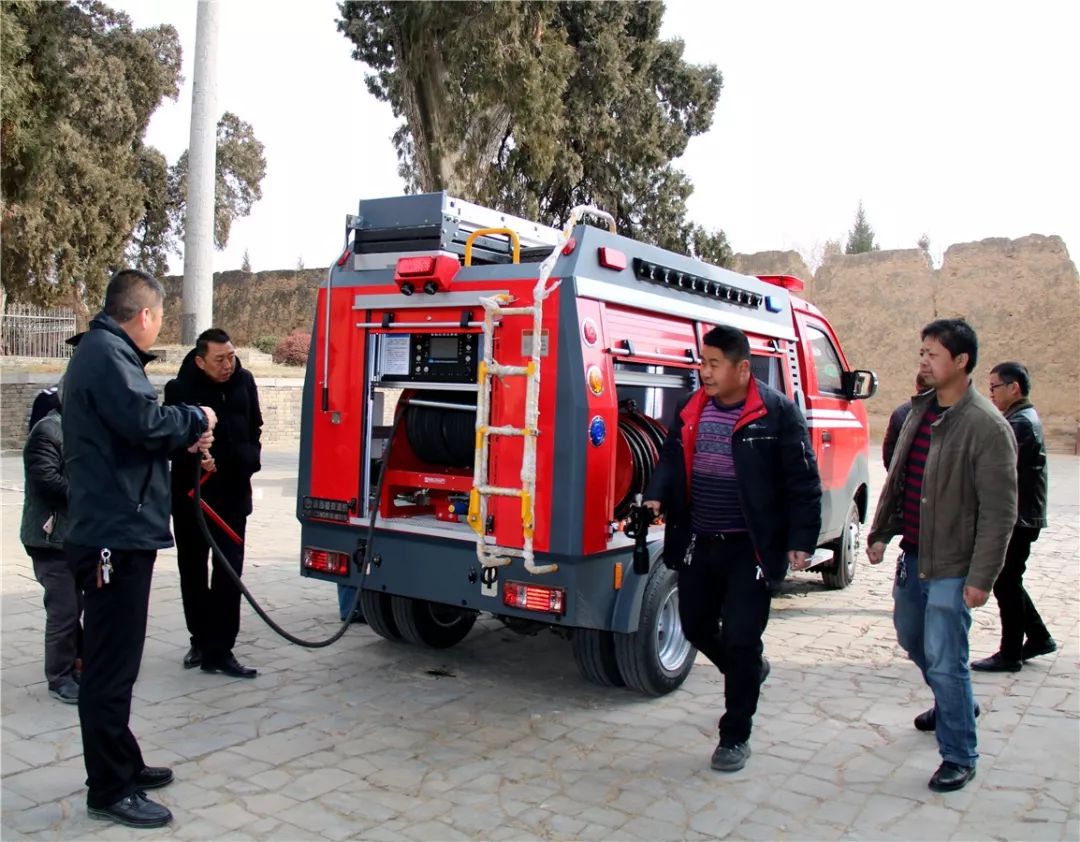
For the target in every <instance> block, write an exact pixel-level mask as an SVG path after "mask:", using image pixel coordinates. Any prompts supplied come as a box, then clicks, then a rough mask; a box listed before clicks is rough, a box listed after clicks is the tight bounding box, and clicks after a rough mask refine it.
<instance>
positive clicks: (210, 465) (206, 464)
mask: <svg viewBox="0 0 1080 842" xmlns="http://www.w3.org/2000/svg"><path fill="white" fill-rule="evenodd" d="M199 467H200V468H202V469H203V471H204V472H205V473H208V474H212V473H213V472H214V471H216V470H217V465H215V464H214V457H213V456H211V455H210V454H206V455H204V456H203V458H202V462H200V463H199Z"/></svg>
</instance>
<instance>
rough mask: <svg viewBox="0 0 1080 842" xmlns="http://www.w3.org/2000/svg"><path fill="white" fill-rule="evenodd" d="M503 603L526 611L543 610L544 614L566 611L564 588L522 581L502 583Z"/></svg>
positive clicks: (563, 612)
mask: <svg viewBox="0 0 1080 842" xmlns="http://www.w3.org/2000/svg"><path fill="white" fill-rule="evenodd" d="M503 604H504V605H509V606H510V607H511V608H524V609H525V610H526V611H543V612H544V613H545V614H565V613H566V589H565V588H546V587H543V586H541V585H526V584H525V583H524V582H507V583H506V584H504V585H503Z"/></svg>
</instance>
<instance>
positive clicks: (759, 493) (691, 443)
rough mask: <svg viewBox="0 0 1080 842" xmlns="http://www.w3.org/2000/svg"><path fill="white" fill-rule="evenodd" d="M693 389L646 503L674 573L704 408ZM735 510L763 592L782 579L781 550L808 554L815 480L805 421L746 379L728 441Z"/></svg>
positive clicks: (816, 507)
mask: <svg viewBox="0 0 1080 842" xmlns="http://www.w3.org/2000/svg"><path fill="white" fill-rule="evenodd" d="M708 400H709V397H708V395H706V394H705V392H704V390H702V389H699V390H698V391H696V392H694V393H693V394H692V395H691V396H690V397H689V398H687V399H686V400H685V401H684V402H683V403H682V404H681V405H680V406H679V409H678V412H677V413H676V417H675V423H674V424H673V425H672V427H671V430H670V431H669V432H668V437H667V440H666V441H665V442H664V449H663V452H662V453H661V454H660V462H659V463H658V464H657V466H656V470H655V471H654V472H653V476H652V479H651V480H650V482H649V487H648V489H647V491H646V493H645V499H646V500H659V501H660V502H661V503H663V506H664V512H665V515H664V517H665V523H666V526H665V529H664V564H666V565H667V566H668V567H672V568H674V569H676V570H677V569H678V568H679V567H681V566H682V563H683V557H684V556H685V555H686V550H687V548H688V547H689V545H690V537H691V533H692V530H691V520H690V512H691V509H692V507H693V506H694V501H693V499H691V496H690V474H691V471H692V467H693V462H694V448H695V446H696V440H697V426H698V421H699V420H700V418H701V411H702V409H703V408H704V406H705V402H706V401H708ZM731 452H732V458H733V459H734V461H735V478H736V481H737V484H738V488H739V502H740V503H741V505H742V512H743V517H744V518H746V526H747V529H748V530H749V532H750V539H751V541H752V542H753V545H754V552H755V553H756V555H757V560H758V563H759V564H760V565H761V567H762V570H763V571H764V573H765V576H766V578H768V580H769V582H770V584H777V583H779V582H781V581H783V579H784V577H785V576H786V575H787V553H788V550H805V551H806V552H808V553H812V552H813V551H814V550H815V549H816V547H817V542H818V537H819V535H820V533H821V477H820V476H819V475H818V468H817V460H816V459H815V458H814V450H813V447H812V446H811V444H810V436H809V433H808V432H807V429H806V421H805V420H804V419H803V416H802V413H801V412H799V409H798V407H797V406H795V404H794V403H793V402H792V401H791V400H790V399H788V398H787V397H785V396H784V395H782V394H780V393H779V392H777V391H775V390H774V389H770V388H769V387H768V386H766V385H765V384H764V383H759V382H758V381H756V380H754V379H753V378H751V380H750V390H749V392H748V393H747V395H746V403H745V405H744V406H743V412H742V415H741V416H740V417H739V420H738V422H737V423H736V424H735V430H734V432H733V433H732V436H731Z"/></svg>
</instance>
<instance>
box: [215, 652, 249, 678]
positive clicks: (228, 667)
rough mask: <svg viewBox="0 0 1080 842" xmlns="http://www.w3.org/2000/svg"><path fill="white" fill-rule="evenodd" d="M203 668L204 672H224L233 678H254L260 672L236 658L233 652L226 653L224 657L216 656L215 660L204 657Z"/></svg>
mask: <svg viewBox="0 0 1080 842" xmlns="http://www.w3.org/2000/svg"><path fill="white" fill-rule="evenodd" d="M202 670H203V672H222V673H225V675H229V676H232V677H233V678H254V677H255V676H257V675H258V674H259V671H258V670H257V669H252V668H251V667H245V666H244V665H243V664H241V663H240V662H239V661H238V660H236V656H235V655H232V654H229V655H226V656H225V657H224V658H215V659H213V660H208V659H206V658H203V662H202Z"/></svg>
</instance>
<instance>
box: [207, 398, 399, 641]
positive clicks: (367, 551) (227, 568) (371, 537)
mask: <svg viewBox="0 0 1080 842" xmlns="http://www.w3.org/2000/svg"><path fill="white" fill-rule="evenodd" d="M406 409H408V407H407V406H401V407H399V411H398V413H397V418H395V419H394V426H393V428H392V429H391V431H390V438H389V439H388V440H387V443H386V452H385V453H384V454H383V459H382V465H381V467H380V468H379V481H378V482H377V483H376V485H375V500H374V502H373V504H372V505H371V516H370V517H369V518H368V527H367V542H366V543H365V545H364V561H365V565H366V561H367V559H369V558H372V547H373V546H374V543H375V518H376V517H377V516H378V512H379V503H380V501H381V500H382V488H383V479H384V478H385V477H386V465H387V462H389V461H390V460H389V456H390V445H391V444H392V443H393V441H394V436H396V435H397V431H398V427H399V426H400V425H401V421H402V419H403V418H404V417H405V414H406V412H405V411H406ZM201 479H202V469H201V468H200V467H199V466H198V465H196V466H195V520H196V521H198V524H199V529H200V530H201V531H202V534H203V538H205V539H206V543H207V544H209V545H210V553H211V558H213V559H214V563H215V564H217V566H218V567H219V568H220V569H221V570H223V571H224V572H225V574H226V575H227V576H228V577H229V578H230V579H232V581H233V583H234V584H235V585H236V587H237V588H239V589H240V593H242V594H243V595H244V599H246V600H247V601H248V604H249V605H250V606H251V608H252V610H254V612H255V613H256V614H258V615H259V616H260V617H261V618H262V620H263V622H264V623H266V625H268V626H269V627H270V628H271V629H273V630H274V631H275V632H277V633H278V634H279V635H281V636H282V637H283V638H285V639H286V640H287V641H289V643H295V644H296V645H297V646H303V647H305V648H306V649H322V648H323V647H324V646H329V645H330V644H331V643H336V642H337V641H338V640H340V639H341V637H342V635H344V634H345V631H346V630H347V629H348V628H349V625H350V624H351V623H352V615H353V612H354V611H356V606H357V605H359V604H360V594H361V592H362V591H363V588H364V578H365V573H364V566H361V568H360V584H359V586H357V588H356V596H355V597H353V603H352V606H351V607H350V608H349V611H348V613H347V614H346V615H345V620H344V622H342V624H341V628H339V629H338V630H337V631H336V632H335V633H334V634H333V635H331V636H330V637H328V638H326V639H325V640H304V639H303V638H302V637H297V636H296V635H294V634H290V633H289V632H287V631H285V629H283V628H282V627H281V626H279V625H278V624H277V623H275V622H274V620H273V618H272V617H271V616H270V615H269V614H267V613H266V610H265V609H264V608H263V607H262V606H261V605H259V603H258V600H256V599H255V597H254V596H252V595H251V591H249V590H248V589H247V586H246V585H245V584H244V583H243V582H242V581H241V580H240V577H239V576H238V575H237V573H236V571H235V570H233V569H232V565H230V564H229V562H228V560H227V559H226V558H225V556H224V554H223V553H222V552H221V548H220V547H219V546H218V544H217V541H215V540H214V536H213V535H211V534H210V527H209V526H208V525H207V523H206V516H205V515H204V514H203V510H202V493H201V491H200V483H199V480H201Z"/></svg>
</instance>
